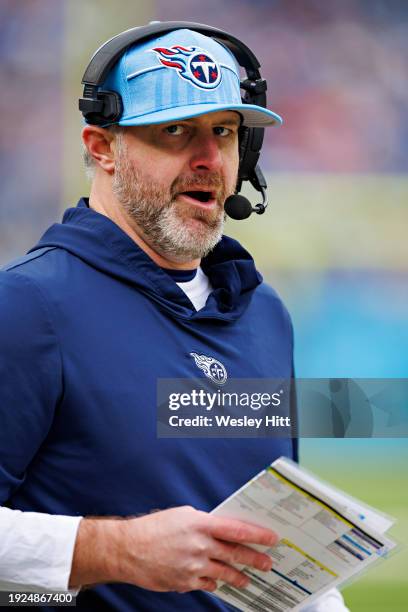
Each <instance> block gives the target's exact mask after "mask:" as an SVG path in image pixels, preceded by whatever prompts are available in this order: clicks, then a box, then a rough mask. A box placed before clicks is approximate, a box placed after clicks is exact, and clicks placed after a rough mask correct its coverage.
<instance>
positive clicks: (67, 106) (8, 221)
mask: <svg viewBox="0 0 408 612" xmlns="http://www.w3.org/2000/svg"><path fill="white" fill-rule="evenodd" d="M0 17H1V19H0V28H1V36H0V49H1V52H0V58H1V60H0V62H1V63H0V70H1V77H2V96H1V101H0V105H1V107H0V108H1V112H0V117H1V119H0V121H1V136H2V138H1V149H0V155H1V165H0V176H1V181H0V193H1V199H0V202H1V203H0V262H1V263H4V262H6V261H7V260H9V259H11V258H13V257H15V256H17V255H19V254H21V253H22V252H25V251H26V250H27V249H28V248H29V247H30V246H31V245H32V244H34V243H35V242H36V241H37V239H38V238H39V236H40V235H41V234H42V232H43V230H44V229H45V228H46V227H47V226H48V225H49V224H51V223H53V222H54V221H56V220H58V219H59V218H60V216H61V212H62V211H63V210H64V209H65V208H66V207H67V206H69V205H72V204H74V203H75V202H76V200H77V199H78V197H79V196H80V195H83V194H87V192H88V185H87V183H86V180H85V178H84V174H83V171H82V166H81V146H80V139H79V135H80V129H81V119H80V116H79V113H78V112H77V110H76V108H77V98H78V96H79V94H80V93H81V87H80V85H79V84H80V79H81V76H82V72H83V69H84V67H85V66H86V64H87V61H88V59H89V58H90V56H91V54H92V53H93V51H94V50H95V49H96V48H97V47H98V46H99V44H101V43H102V42H104V41H105V40H106V39H107V38H109V37H110V36H112V35H114V34H116V33H118V32H119V31H121V30H124V29H127V28H129V27H133V26H136V25H141V24H144V23H146V22H147V21H150V20H152V19H159V20H167V19H182V20H191V21H198V22H203V23H208V24H211V25H214V26H218V27H221V28H224V29H226V30H229V31H231V32H232V33H234V34H235V35H236V36H238V37H240V38H242V39H243V40H244V41H245V42H246V43H247V44H248V45H249V46H250V47H251V48H253V50H254V51H255V53H256V54H257V55H258V57H259V58H260V60H261V63H262V71H263V75H264V76H265V77H266V78H267V79H268V84H269V91H268V102H269V106H270V108H272V109H273V110H275V111H277V112H278V113H280V114H281V115H282V116H283V117H284V120H285V125H284V127H283V128H281V129H277V130H275V129H271V130H269V131H267V137H266V144H265V146H264V150H263V157H262V166H263V168H264V170H265V171H266V172H267V174H268V178H269V197H270V208H269V210H268V212H267V214H266V215H265V216H264V217H262V218H260V217H258V218H255V217H253V218H251V219H250V220H248V221H246V222H241V223H240V222H233V221H229V222H228V226H227V233H229V234H231V235H232V236H234V237H237V238H238V239H239V240H241V241H242V242H243V243H244V245H245V246H247V248H248V249H249V250H250V251H251V252H253V253H254V255H255V259H256V261H257V263H258V265H259V268H260V269H261V270H262V272H263V273H264V276H265V277H266V278H267V279H268V280H269V281H270V282H271V283H272V284H273V285H274V286H275V287H276V288H277V289H278V291H279V292H280V294H281V295H282V297H283V298H284V300H285V302H286V304H287V305H288V308H289V310H290V312H291V314H292V317H293V322H294V327H295V333H296V369H297V374H298V376H301V377H336V376H339V377H376V378H384V377H390V378H394V377H407V375H408V354H407V345H408V282H407V281H408V240H407V226H408V177H407V153H408V117H407V114H408V110H407V109H408V81H407V52H408V3H407V2H405V1H404V0H400V1H398V0H342V1H341V2H340V1H339V0H337V1H336V0H328V1H327V0H290V1H289V0H287V1H284V0H207V1H206V2H194V1H192V0H173V1H172V2H171V3H170V2H168V1H165V0H155V1H153V0H152V1H148V0H144V1H139V2H134V1H130V0H118V1H117V2H115V3H113V2H110V1H108V0H59V1H58V2H55V0H19V2H15V1H14V0H1V1H0ZM407 447H408V445H407V441H406V440H381V439H372V440H314V439H313V440H312V439H309V440H303V441H302V443H301V458H302V462H303V463H304V464H305V465H306V466H307V467H309V468H311V469H314V470H315V471H316V472H317V473H319V474H321V475H322V476H323V477H325V478H326V479H327V480H330V481H332V482H334V483H335V484H337V485H338V486H340V487H343V488H345V489H346V490H348V491H349V492H350V493H351V494H354V495H356V496H358V497H361V498H362V499H364V500H365V501H366V502H368V503H371V504H373V505H375V506H378V507H379V508H381V509H382V510H383V511H384V512H386V513H389V514H391V515H393V516H395V517H396V518H397V519H398V522H397V527H396V528H395V530H394V534H395V536H396V537H397V538H398V539H399V540H400V541H402V542H404V543H405V544H407V543H408V535H407V531H408V509H407V505H408V486H407V485H408V478H407V459H408V449H407ZM407 567H408V554H407V551H406V550H405V551H404V550H402V552H400V553H398V554H396V555H395V556H394V557H393V558H391V559H390V560H389V561H388V562H387V563H386V564H384V566H383V567H380V568H378V569H374V570H372V571H371V572H369V573H368V574H367V575H366V576H364V577H363V578H362V579H361V580H359V581H358V582H356V583H355V584H353V585H351V586H349V587H347V588H346V590H345V591H344V593H345V597H346V601H347V603H348V605H349V607H350V609H351V610H352V611H353V612H385V611H387V612H402V611H403V610H407V609H408V586H407Z"/></svg>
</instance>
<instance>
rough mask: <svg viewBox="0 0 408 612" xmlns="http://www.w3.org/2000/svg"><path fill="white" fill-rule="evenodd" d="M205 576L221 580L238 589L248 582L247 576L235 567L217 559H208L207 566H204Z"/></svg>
mask: <svg viewBox="0 0 408 612" xmlns="http://www.w3.org/2000/svg"><path fill="white" fill-rule="evenodd" d="M205 576H206V578H207V577H208V578H212V579H213V580H222V581H223V582H227V583H228V584H231V585H232V586H234V587H237V588H238V589H242V588H243V587H246V586H247V585H248V584H249V578H247V576H245V574H243V573H242V572H240V571H238V570H237V569H235V567H231V566H230V565H224V563H220V562H219V561H210V562H209V563H208V566H207V567H206V568H205Z"/></svg>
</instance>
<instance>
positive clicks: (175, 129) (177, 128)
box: [164, 123, 184, 136]
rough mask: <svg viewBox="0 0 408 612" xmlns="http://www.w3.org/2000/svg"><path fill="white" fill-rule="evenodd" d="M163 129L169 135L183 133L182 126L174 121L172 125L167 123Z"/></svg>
mask: <svg viewBox="0 0 408 612" xmlns="http://www.w3.org/2000/svg"><path fill="white" fill-rule="evenodd" d="M164 131H165V132H166V133H167V134H171V136H181V134H183V133H184V126H183V125H179V124H178V123H174V124H173V125H168V126H167V127H166V128H164Z"/></svg>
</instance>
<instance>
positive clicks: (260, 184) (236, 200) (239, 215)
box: [224, 165, 268, 221]
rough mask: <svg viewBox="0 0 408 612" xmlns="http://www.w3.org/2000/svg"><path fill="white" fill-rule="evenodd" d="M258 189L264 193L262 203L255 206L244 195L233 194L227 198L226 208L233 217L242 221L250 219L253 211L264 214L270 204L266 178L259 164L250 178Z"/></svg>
mask: <svg viewBox="0 0 408 612" xmlns="http://www.w3.org/2000/svg"><path fill="white" fill-rule="evenodd" d="M249 180H250V182H251V183H252V185H253V186H254V187H255V189H256V190H257V191H260V192H261V194H262V203H261V204H256V205H255V206H254V207H253V206H252V204H251V202H250V201H249V200H248V199H247V198H245V197H244V196H242V195H238V194H235V195H232V196H229V198H227V199H226V200H225V204H224V210H225V212H226V213H227V215H228V216H229V217H231V219H235V220H236V221H242V220H243V219H248V217H250V216H251V214H252V213H253V212H255V213H257V214H258V215H262V214H263V213H264V212H265V210H266V207H267V206H268V198H267V195H266V180H265V177H264V175H263V174H262V170H261V169H260V167H259V166H258V165H256V166H255V170H254V175H253V177H252V178H250V179H249Z"/></svg>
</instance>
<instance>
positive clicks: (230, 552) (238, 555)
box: [211, 541, 272, 572]
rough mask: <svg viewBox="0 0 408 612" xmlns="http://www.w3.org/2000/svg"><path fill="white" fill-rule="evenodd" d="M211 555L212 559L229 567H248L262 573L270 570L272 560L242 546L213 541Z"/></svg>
mask: <svg viewBox="0 0 408 612" xmlns="http://www.w3.org/2000/svg"><path fill="white" fill-rule="evenodd" d="M211 554H212V558H214V559H218V560H219V561H222V562H223V563H227V564H229V565H235V564H239V565H248V566H250V567H255V568H256V569H258V570H261V571H263V572H267V571H269V570H270V569H271V568H272V559H271V558H270V557H269V556H268V555H265V554H264V553H260V552H258V551H257V550H254V549H253V548H249V547H248V546H243V545H242V544H233V543H230V542H225V541H224V542H222V541H215V542H214V545H213V547H212V549H211Z"/></svg>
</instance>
